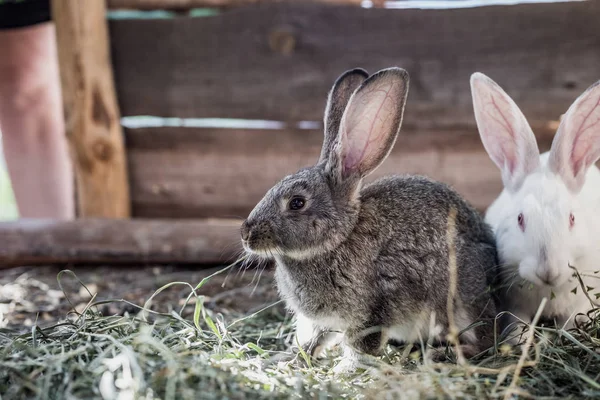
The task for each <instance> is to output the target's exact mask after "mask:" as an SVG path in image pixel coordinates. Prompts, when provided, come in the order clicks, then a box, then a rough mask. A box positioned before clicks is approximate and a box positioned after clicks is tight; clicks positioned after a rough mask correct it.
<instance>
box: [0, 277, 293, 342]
mask: <svg viewBox="0 0 600 400" xmlns="http://www.w3.org/2000/svg"><path fill="white" fill-rule="evenodd" d="M222 268H223V267H217V268H209V269H207V268H201V267H198V268H191V267H175V266H155V267H152V266H139V267H122V266H119V267H114V266H113V267H111V266H78V267H71V268H69V270H71V271H73V272H74V273H75V274H76V277H75V276H73V275H72V274H69V273H63V274H62V275H61V278H60V281H61V284H62V287H63V289H64V293H63V290H61V288H60V286H59V282H58V280H57V276H58V274H59V273H60V271H61V270H65V269H66V268H64V267H63V268H60V267H53V266H52V267H50V266H49V267H20V268H13V269H6V270H0V329H10V330H17V331H27V330H30V329H31V326H32V325H33V324H36V323H37V325H38V326H40V327H45V326H49V325H52V324H54V323H56V322H59V321H60V320H64V319H65V318H66V317H67V316H68V314H69V312H70V311H72V310H73V308H75V310H78V311H81V310H83V309H84V308H85V307H86V305H87V304H88V303H89V301H90V299H91V296H90V294H89V293H88V291H87V290H86V289H85V288H83V286H82V285H81V284H80V283H79V282H78V281H77V279H79V280H81V282H82V283H84V284H85V285H86V286H87V289H88V290H89V291H90V292H91V293H92V294H96V298H95V299H94V300H95V301H103V300H110V299H114V300H116V301H112V302H109V303H107V304H103V305H100V306H99V307H98V309H99V310H100V311H101V312H102V314H104V315H123V314H124V313H126V312H128V313H136V312H137V311H138V310H137V309H136V307H135V306H132V305H131V304H128V303H127V302H123V301H120V300H121V299H123V300H126V301H128V302H130V303H134V304H137V305H140V306H142V305H144V303H145V302H146V300H148V298H149V297H150V296H152V294H153V293H154V292H155V291H156V290H157V289H158V288H160V287H162V286H164V285H166V284H168V283H171V282H188V283H190V284H191V285H192V286H195V285H197V284H198V283H199V282H200V281H201V280H202V279H203V278H204V277H207V276H209V275H211V274H212V273H214V272H216V271H219V270H220V269H222ZM234 268H235V267H234ZM258 272H259V271H258V270H252V269H249V270H247V271H241V270H240V269H231V270H229V271H227V272H224V273H222V274H219V275H216V276H214V277H212V278H211V279H210V280H209V281H208V282H207V283H206V284H205V285H204V286H203V287H202V288H201V289H200V290H199V291H198V294H199V295H204V296H206V297H205V305H206V307H208V308H210V309H213V310H215V311H217V312H220V313H223V314H230V315H239V314H247V313H252V312H254V311H258V310H260V309H262V308H263V307H265V306H267V305H269V304H272V303H274V302H276V301H277V300H278V297H277V291H276V289H275V286H274V284H273V273H272V269H271V268H267V269H266V270H264V271H262V273H260V274H259V273H258ZM65 294H66V296H65ZM189 294H190V288H189V287H188V286H184V285H175V286H172V287H170V288H168V289H166V290H164V291H163V292H161V293H160V294H159V295H158V296H157V297H156V298H155V300H153V306H152V309H153V310H156V311H159V312H170V310H173V309H174V310H179V309H180V308H181V306H182V305H183V303H184V301H185V298H186V297H187V296H188V295H189ZM277 308H278V312H284V310H283V307H282V306H281V307H280V306H277Z"/></svg>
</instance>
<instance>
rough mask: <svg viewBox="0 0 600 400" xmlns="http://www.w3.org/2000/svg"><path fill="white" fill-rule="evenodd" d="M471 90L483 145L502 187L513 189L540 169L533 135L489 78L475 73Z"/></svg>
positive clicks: (518, 113) (518, 112)
mask: <svg viewBox="0 0 600 400" xmlns="http://www.w3.org/2000/svg"><path fill="white" fill-rule="evenodd" d="M471 89H472V93H473V107H474V111H475V118H476V120H477V126H478V128H479V133H480V135H481V140H482V142H483V145H484V147H485V149H486V151H487V152H488V154H489V156H490V158H491V159H492V161H493V162H494V163H495V164H496V165H497V166H498V168H500V170H501V171H502V180H503V182H504V185H505V187H507V188H509V189H516V188H518V187H519V186H520V184H521V182H522V181H523V180H524V178H525V177H526V176H527V175H528V174H530V173H531V172H533V171H534V170H535V169H536V168H537V167H538V166H539V151H538V147H537V143H536V141H535V137H534V135H533V132H532V131H531V128H530V127H529V124H528V123H527V120H526V119H525V117H524V116H523V114H522V113H521V110H519V107H517V105H516V104H515V103H514V101H512V99H511V98H510V97H509V96H508V95H507V94H506V93H505V92H504V91H503V90H502V89H501V88H500V87H499V86H498V85H497V84H496V83H495V82H493V81H492V80H491V79H489V78H488V77H486V76H485V75H483V74H479V73H476V74H474V75H473V76H472V78H471Z"/></svg>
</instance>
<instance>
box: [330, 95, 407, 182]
mask: <svg viewBox="0 0 600 400" xmlns="http://www.w3.org/2000/svg"><path fill="white" fill-rule="evenodd" d="M396 86H398V84H396V83H394V84H392V85H386V86H384V87H376V88H373V89H369V88H365V89H363V91H362V92H364V93H360V95H356V96H355V97H356V98H355V99H354V101H353V102H352V103H351V105H350V107H349V109H350V110H349V111H350V112H349V113H348V114H347V118H344V121H343V122H342V135H343V137H344V141H345V144H346V149H347V150H346V152H345V154H344V158H343V167H344V171H345V172H346V173H347V172H349V171H353V170H356V169H358V168H359V166H360V165H361V164H363V163H365V162H366V163H367V164H370V163H371V162H372V161H373V160H371V159H373V158H376V157H377V156H378V155H379V154H380V152H381V151H382V150H383V148H384V147H385V145H386V142H387V138H388V137H389V135H390V129H391V127H390V125H392V124H393V118H394V113H395V112H396V110H395V109H394V104H395V102H396V101H397V100H396V98H394V97H393V96H392V94H397V93H396V92H395V91H394V89H395V87H396Z"/></svg>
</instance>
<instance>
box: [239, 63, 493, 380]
mask: <svg viewBox="0 0 600 400" xmlns="http://www.w3.org/2000/svg"><path fill="white" fill-rule="evenodd" d="M408 82H409V77H408V73H407V72H406V71H405V70H403V69H400V68H389V69H384V70H381V71H379V72H377V73H375V74H374V75H372V76H370V77H369V76H368V74H367V73H366V72H365V71H364V70H362V69H354V70H350V71H347V72H346V73H344V74H343V75H341V76H340V77H339V78H338V79H337V81H336V82H335V84H334V86H333V88H332V90H331V92H330V93H329V98H328V102H327V108H326V110H325V120H324V121H325V140H324V143H323V148H322V151H321V155H320V158H319V161H318V163H317V164H316V165H315V166H313V167H310V168H305V169H302V170H300V171H299V172H297V173H296V174H294V175H290V176H287V177H285V178H284V179H283V180H281V181H280V182H279V183H277V184H276V185H275V186H274V187H273V188H272V189H270V190H269V192H268V193H267V194H266V195H265V197H264V198H263V199H262V200H261V201H260V203H258V205H257V206H256V207H255V208H254V210H253V211H252V212H251V213H250V215H249V217H248V219H246V221H244V223H243V225H242V228H241V237H242V243H243V246H244V249H245V250H246V251H247V252H249V253H252V254H255V255H258V256H259V257H261V258H268V259H275V262H276V272H275V278H276V282H277V286H278V290H279V293H280V295H281V297H282V298H283V299H284V300H285V302H286V305H287V307H288V308H289V309H290V310H291V311H293V312H294V313H295V314H296V317H297V340H298V343H299V344H300V345H301V346H302V347H303V348H304V349H306V350H307V351H309V352H310V353H311V354H313V355H317V353H319V351H320V350H319V349H323V346H325V345H327V344H331V343H335V342H339V341H340V340H343V344H344V354H345V355H346V357H345V360H347V361H346V363H345V364H344V366H340V367H339V368H338V371H340V370H345V369H348V368H352V365H353V363H355V360H356V359H357V356H358V355H359V354H360V353H367V354H371V355H377V354H380V353H381V352H382V350H383V348H384V346H385V345H386V344H387V342H388V341H389V340H393V341H400V342H419V341H421V340H424V341H426V340H428V339H433V340H436V341H437V339H441V341H443V338H445V335H446V334H447V333H448V316H447V299H448V290H449V268H448V265H449V262H448V259H449V257H448V256H449V249H448V243H447V240H446V229H447V224H448V215H449V212H450V210H451V209H454V210H456V213H457V215H456V222H455V223H456V238H455V246H456V247H455V249H456V259H457V279H458V285H457V296H456V297H455V301H454V313H453V314H454V320H455V322H456V326H457V328H458V330H463V329H465V328H467V327H469V326H470V325H471V324H474V323H476V322H479V321H483V322H484V324H480V325H478V326H476V327H474V328H472V329H468V330H466V331H464V332H463V333H462V334H461V335H460V337H459V340H460V341H461V347H462V348H463V351H464V353H465V355H466V356H472V355H475V354H477V353H479V352H480V351H483V350H485V349H487V348H489V347H490V346H491V345H492V344H493V337H494V333H493V332H494V331H493V328H492V327H493V319H494V317H495V315H496V314H495V303H494V301H493V300H492V296H491V294H490V292H489V287H490V285H491V284H492V283H493V281H494V279H495V268H496V266H497V254H496V248H495V244H494V236H493V235H492V232H491V229H490V228H489V227H488V226H487V225H486V224H485V223H484V222H483V220H482V218H481V217H480V215H479V214H478V213H477V212H476V210H474V209H473V208H472V207H471V206H470V205H468V204H467V203H466V202H465V201H464V200H463V199H462V198H461V197H460V196H459V195H458V194H457V193H456V192H455V191H454V190H452V189H451V188H450V187H448V186H446V185H444V184H442V183H438V182H434V181H432V180H429V179H427V178H424V177H417V176H392V177H386V178H382V179H379V180H377V181H376V182H374V183H371V184H369V185H365V186H364V187H363V184H362V183H363V182H362V181H363V178H364V177H365V176H367V175H368V174H369V173H371V172H372V171H373V170H375V169H376V168H377V167H378V166H379V165H380V164H381V163H382V162H383V161H384V160H385V158H386V157H387V156H388V154H389V152H390V150H391V149H392V147H393V146H394V142H395V141H396V137H397V136H398V132H399V130H400V126H401V124H402V116H403V113H404V105H405V103H406V97H407V93H408ZM433 316H434V317H435V324H432V317H433ZM431 327H433V328H434V329H433V330H431V329H430V328H431ZM326 332H329V333H328V334H324V333H326ZM336 332H337V333H336Z"/></svg>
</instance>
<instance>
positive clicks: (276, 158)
mask: <svg viewBox="0 0 600 400" xmlns="http://www.w3.org/2000/svg"><path fill="white" fill-rule="evenodd" d="M552 128H553V127H546V128H545V129H543V127H539V128H538V129H537V134H538V140H539V142H540V147H541V148H542V149H547V148H549V146H550V141H551V139H552V136H553V133H554V130H553V129H552ZM322 135H323V134H322V132H321V131H316V130H293V129H289V130H265V131H261V130H235V129H196V128H144V129H127V130H126V137H127V146H128V155H129V170H130V173H131V188H132V201H133V214H134V215H135V216H140V217H155V218H156V217H167V218H184V217H186V218H192V217H239V218H245V217H246V216H247V215H248V213H249V212H250V210H251V209H252V208H253V207H254V205H255V204H256V203H257V202H258V201H259V200H260V199H261V198H262V196H263V195H264V194H265V193H266V191H267V190H268V189H269V188H270V187H271V186H272V185H273V184H274V183H276V182H277V181H279V180H280V179H281V178H283V177H284V176H285V175H286V174H290V173H293V172H295V171H297V170H298V169H300V168H302V167H306V166H310V165H313V164H314V162H315V161H316V160H317V158H318V156H319V151H320V148H321V143H322V140H323V136H322ZM402 173H418V174H424V175H428V176H430V177H432V178H434V179H438V180H441V181H444V182H447V183H449V184H451V185H453V186H454V187H455V188H456V189H457V190H458V191H459V192H460V193H462V194H463V195H464V196H465V197H466V198H467V199H468V200H469V201H471V202H472V203H473V204H474V205H475V206H476V207H477V208H478V209H480V210H483V209H485V208H486V207H487V206H488V205H489V204H490V202H491V201H492V200H493V199H494V198H495V197H496V196H497V195H498V194H499V192H500V190H501V188H502V183H501V179H500V172H499V171H498V169H497V168H496V167H495V166H494V165H493V163H492V162H491V161H490V159H489V158H488V156H487V154H486V153H485V151H484V149H483V145H482V144H481V141H480V139H479V135H478V134H477V132H476V131H474V130H472V129H468V128H460V127H457V128H456V129H455V130H452V131H418V132H416V131H411V130H410V129H406V130H405V129H403V130H402V132H401V137H400V138H399V139H398V141H397V142H396V145H395V147H394V149H393V150H392V153H391V154H390V157H389V158H388V159H387V160H386V161H385V162H384V164H383V165H382V166H381V167H380V168H379V169H378V170H377V171H375V172H374V173H373V174H372V176H370V177H369V178H368V180H369V181H372V180H373V179H375V178H378V177H381V176H383V175H389V174H402Z"/></svg>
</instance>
